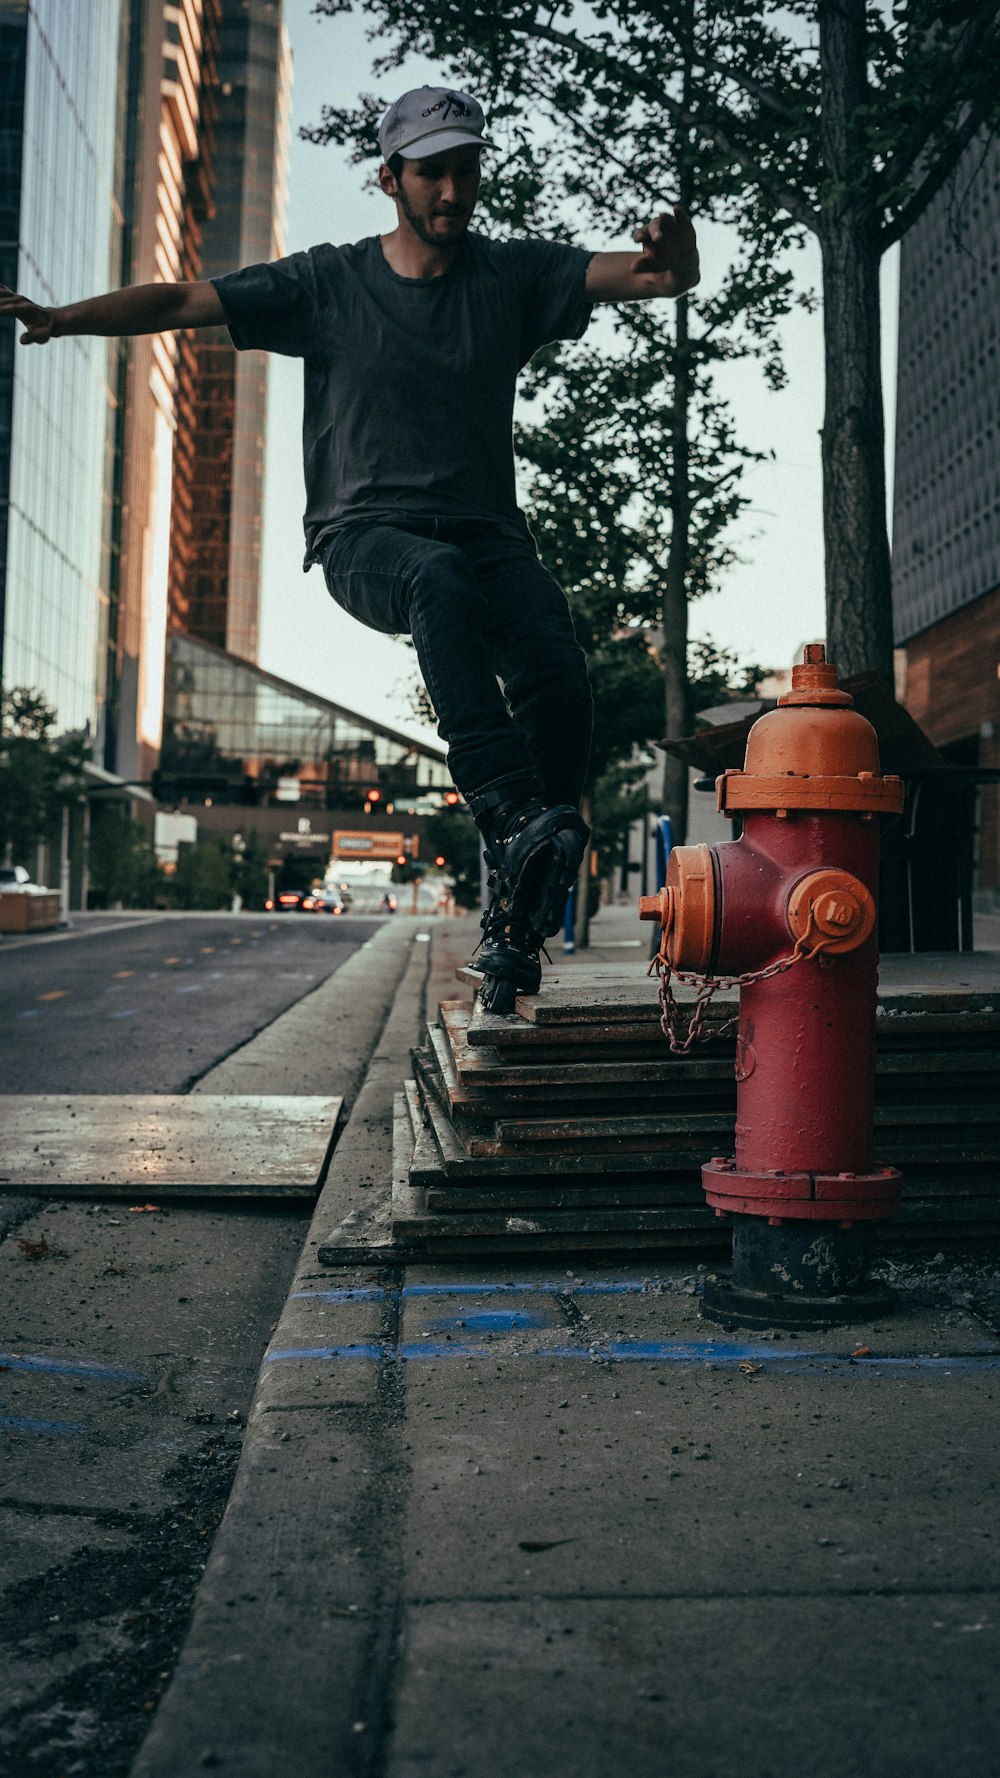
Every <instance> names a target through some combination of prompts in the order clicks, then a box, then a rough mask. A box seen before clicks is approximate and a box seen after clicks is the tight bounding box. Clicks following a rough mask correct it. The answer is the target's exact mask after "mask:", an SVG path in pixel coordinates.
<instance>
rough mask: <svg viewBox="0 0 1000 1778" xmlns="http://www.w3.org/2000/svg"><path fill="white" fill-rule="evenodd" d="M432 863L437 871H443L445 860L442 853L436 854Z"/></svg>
mask: <svg viewBox="0 0 1000 1778" xmlns="http://www.w3.org/2000/svg"><path fill="white" fill-rule="evenodd" d="M434 863H435V864H436V865H437V867H438V870H444V867H445V863H446V860H445V855H444V853H443V852H439V853H438V855H437V857H436V858H435V860H434Z"/></svg>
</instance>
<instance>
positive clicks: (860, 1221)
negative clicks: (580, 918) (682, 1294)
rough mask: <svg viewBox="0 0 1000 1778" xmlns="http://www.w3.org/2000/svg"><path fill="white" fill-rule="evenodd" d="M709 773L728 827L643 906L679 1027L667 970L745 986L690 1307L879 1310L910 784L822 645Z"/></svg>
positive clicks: (835, 1312) (889, 1189)
mask: <svg viewBox="0 0 1000 1778" xmlns="http://www.w3.org/2000/svg"><path fill="white" fill-rule="evenodd" d="M716 788H717V803H718V807H719V809H720V810H721V811H723V813H725V814H727V815H736V814H739V815H740V816H741V818H742V833H741V836H740V838H739V839H737V840H730V841H726V842H724V843H722V844H718V845H712V846H708V845H699V846H681V847H677V848H675V850H674V851H673V852H672V853H671V856H670V861H669V866H668V872H667V883H666V887H665V888H664V889H662V890H661V891H660V893H659V895H656V896H644V897H643V898H642V901H641V902H640V904H639V911H640V918H641V919H643V920H657V921H658V922H659V924H660V925H661V926H662V928H663V940H662V944H661V948H660V956H659V959H658V966H659V969H660V973H661V1001H662V1004H663V1007H664V1023H665V1028H666V1029H667V1030H668V1032H669V1033H670V1034H671V1041H672V1043H674V1034H675V1025H674V1017H675V1013H676V1008H675V1005H674V1002H673V997H672V994H671V991H670V978H671V975H672V974H677V973H681V972H691V973H692V974H693V975H694V976H695V977H696V978H701V980H702V997H704V995H705V993H706V988H705V986H704V982H705V979H706V978H707V981H708V983H709V984H711V983H712V982H713V981H719V978H720V977H725V978H728V984H727V985H738V986H739V989H740V1011H739V1034H738V1037H737V1042H736V1080H737V1098H736V1152H735V1156H734V1157H733V1158H728V1157H719V1156H716V1157H715V1158H713V1159H712V1160H709V1161H708V1162H707V1163H706V1164H705V1166H704V1167H703V1168H702V1184H703V1186H704V1189H705V1193H706V1196H707V1199H708V1202H709V1204H710V1205H712V1206H713V1208H714V1209H715V1212H716V1214H717V1215H718V1216H726V1217H729V1218H731V1219H732V1225H733V1261H732V1271H731V1275H730V1277H729V1278H728V1279H724V1278H722V1277H712V1278H710V1279H709V1280H708V1281H707V1283H706V1287H705V1296H704V1299H703V1312H704V1313H705V1314H706V1315H708V1316H709V1318H710V1319H712V1320H717V1321H726V1322H735V1323H739V1324H741V1325H743V1326H751V1327H752V1326H757V1327H769V1326H774V1325H799V1326H803V1327H804V1326H810V1325H812V1326H818V1325H823V1324H826V1323H829V1322H834V1321H845V1320H853V1319H856V1318H858V1317H864V1316H867V1315H871V1314H873V1313H878V1312H881V1311H882V1310H884V1309H885V1308H886V1307H887V1306H888V1301H889V1294H888V1292H886V1291H884V1290H882V1289H881V1288H879V1287H878V1286H875V1285H873V1284H872V1283H871V1282H870V1280H869V1272H868V1239H867V1237H868V1230H869V1227H870V1225H871V1223H872V1222H873V1221H875V1220H876V1219H878V1218H881V1217H886V1216H889V1215H891V1214H892V1212H893V1211H894V1210H895V1209H896V1208H897V1206H898V1203H899V1195H900V1175H899V1173H898V1172H896V1170H895V1169H894V1168H892V1167H887V1166H879V1165H877V1164H876V1162H875V1160H874V1157H873V1130H874V1082H875V1011H876V994H877V983H878V952H877V949H876V936H875V925H876V895H877V887H878V845H879V836H878V819H877V818H878V817H879V816H884V815H896V814H898V813H899V812H900V810H901V808H902V799H903V786H902V783H901V781H900V779H899V778H896V777H890V776H886V777H882V776H880V773H879V757H878V742H877V739H876V735H875V730H874V729H873V728H872V726H871V724H870V723H869V722H867V721H866V720H865V718H864V717H863V716H861V715H860V714H859V713H858V712H857V711H856V710H854V708H853V700H852V699H851V698H850V696H849V695H848V694H847V692H845V691H842V690H841V689H840V684H839V681H838V678H837V671H836V668H835V667H834V666H832V665H831V664H830V663H829V662H828V661H827V659H826V651H825V649H824V648H823V647H822V645H819V644H817V645H814V646H812V647H808V648H807V649H806V650H805V658H804V661H803V663H802V664H801V665H797V666H795V667H793V669H792V689H791V691H790V692H788V693H786V695H785V696H784V697H782V698H780V699H779V700H778V708H777V709H776V710H773V711H770V712H769V713H768V714H767V715H765V716H762V717H761V718H760V719H759V720H758V721H757V722H755V723H754V725H753V728H752V729H751V731H750V734H749V736H748V738H747V750H746V759H745V762H744V768H743V770H742V771H727V772H725V773H724V774H723V775H722V777H720V778H719V780H718V782H717V787H716ZM682 979H683V978H682ZM687 979H690V977H688V978H687ZM720 985H721V983H720ZM674 1047H680V1046H679V1045H678V1044H676V1043H674Z"/></svg>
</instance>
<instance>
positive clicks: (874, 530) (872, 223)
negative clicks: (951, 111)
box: [818, 0, 893, 685]
mask: <svg viewBox="0 0 1000 1778" xmlns="http://www.w3.org/2000/svg"><path fill="white" fill-rule="evenodd" d="M818 16H819V27H820V59H821V68H822V88H823V97H822V126H821V127H822V140H823V153H824V159H825V161H826V166H827V171H828V174H829V178H830V181H831V187H832V191H833V194H834V195H833V196H832V197H831V198H830V200H829V202H828V204H827V207H826V210H825V213H824V215H823V218H822V221H821V223H820V229H819V238H820V246H821V249H822V254H823V338H824V348H825V359H826V405H825V410H824V415H823V434H822V439H823V540H824V549H825V556H826V613H827V617H826V624H827V631H826V634H827V652H828V655H829V657H830V659H831V660H832V661H834V662H835V663H836V665H837V667H838V668H839V670H840V672H841V674H842V675H844V674H849V673H863V672H876V673H879V674H881V676H882V678H883V679H885V680H886V681H887V683H888V684H889V685H892V683H893V672H892V576H891V569H890V561H889V532H888V523H887V518H886V491H885V420H884V415H883V405H882V363H881V316H880V311H879V264H880V259H881V253H880V246H879V242H878V238H877V226H876V220H875V218H874V217H873V216H872V215H871V214H870V213H869V212H867V211H866V210H864V209H862V208H860V207H859V206H858V205H857V204H856V203H852V202H851V200H850V198H849V197H847V196H837V195H836V194H837V192H838V191H844V192H846V190H847V187H848V183H849V180H850V177H851V172H852V159H853V155H854V152H855V142H854V133H855V123H854V119H855V116H856V115H857V113H858V111H859V109H860V108H862V107H863V106H864V105H865V104H866V103H867V102H868V101H869V99H870V93H869V89H868V83H867V70H866V56H867V28H866V18H865V0H826V3H824V4H822V5H821V6H820V8H819V15H818Z"/></svg>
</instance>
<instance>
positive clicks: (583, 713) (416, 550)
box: [323, 519, 593, 805]
mask: <svg viewBox="0 0 1000 1778" xmlns="http://www.w3.org/2000/svg"><path fill="white" fill-rule="evenodd" d="M323 569H324V573H325V575H326V583H327V586H328V587H329V589H330V592H331V593H332V595H333V597H334V598H335V599H336V601H337V603H338V605H342V606H343V608H344V610H345V611H348V612H350V614H351V616H352V617H356V618H358V619H359V621H360V622H361V623H363V624H367V625H368V626H369V628H370V629H373V630H382V631H385V632H388V633H389V634H393V635H399V634H403V633H406V632H407V631H408V632H409V634H410V635H411V636H412V637H413V642H414V646H415V648H416V651H417V659H418V661H419V662H420V670H421V672H422V674H423V677H424V684H425V685H426V687H427V690H428V692H429V694H430V698H431V702H432V704H433V705H434V710H435V712H436V715H437V719H438V733H439V734H440V736H441V739H442V740H443V741H446V742H447V745H448V766H449V769H450V771H451V775H452V777H453V779H454V781H455V784H456V785H457V787H458V789H459V790H460V791H462V793H463V794H464V795H466V796H468V795H470V794H472V793H474V792H475V791H478V790H485V789H486V788H487V787H488V786H489V785H491V784H494V783H496V782H497V781H498V780H500V779H504V778H508V777H511V776H513V775H521V774H524V773H530V774H532V775H533V776H534V777H536V778H537V779H538V782H539V784H540V786H541V790H542V794H543V796H544V798H545V800H546V802H567V803H573V804H574V805H576V804H578V802H579V799H580V793H581V790H582V788H583V782H584V776H585V773H586V769H587V757H588V754H589V751H590V735H591V728H592V725H593V700H592V698H591V692H590V682H589V680H588V678H587V665H586V660H585V657H584V654H583V650H582V649H581V647H580V645H579V643H578V642H577V640H576V637H575V635H574V634H573V622H572V619H571V617H570V613H569V606H568V604H567V602H566V595H565V593H564V592H563V591H562V588H561V587H560V586H559V585H558V583H557V582H556V581H555V580H553V578H552V576H551V574H549V573H548V572H547V571H546V570H545V569H544V568H543V567H542V565H541V563H540V562H539V560H538V557H537V555H536V554H535V550H534V546H533V544H532V543H531V540H530V538H529V537H527V536H525V537H523V538H521V537H518V536H516V535H513V534H510V533H507V532H504V531H502V530H501V529H500V528H499V527H498V526H490V525H489V524H476V523H473V522H470V521H459V520H453V519H426V520H423V519H405V520H400V521H399V522H398V523H395V522H394V523H392V524H385V523H372V524H366V523H364V522H363V521H359V522H358V523H355V524H352V525H347V526H345V527H344V529H343V530H342V531H340V532H338V533H337V534H336V536H335V537H334V538H333V540H332V541H331V543H330V544H329V545H328V546H327V549H326V551H325V554H324V558H323ZM498 680H500V681H502V684H503V691H501V689H500V686H499V685H498V683H497V681H498Z"/></svg>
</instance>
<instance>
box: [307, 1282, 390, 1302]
mask: <svg viewBox="0 0 1000 1778" xmlns="http://www.w3.org/2000/svg"><path fill="white" fill-rule="evenodd" d="M388 1294H389V1292H388V1291H387V1290H386V1288H385V1286H384V1284H371V1285H369V1284H360V1285H358V1286H357V1288H356V1289H351V1288H348V1289H346V1290H296V1291H293V1293H292V1295H291V1296H290V1298H289V1302H293V1303H297V1302H301V1301H302V1300H303V1298H306V1297H309V1298H311V1299H312V1300H313V1301H314V1302H318V1303H381V1302H384V1301H385V1299H386V1297H387V1296H388Z"/></svg>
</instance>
